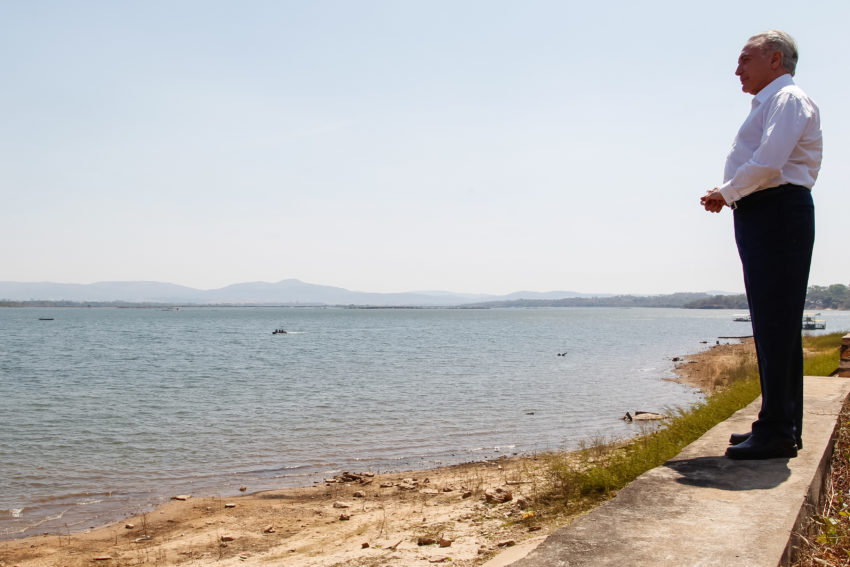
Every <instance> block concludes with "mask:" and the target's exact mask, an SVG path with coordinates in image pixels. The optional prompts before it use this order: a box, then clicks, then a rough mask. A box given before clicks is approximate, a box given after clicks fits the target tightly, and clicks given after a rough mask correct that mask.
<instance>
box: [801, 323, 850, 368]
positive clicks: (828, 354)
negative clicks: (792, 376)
mask: <svg viewBox="0 0 850 567" xmlns="http://www.w3.org/2000/svg"><path fill="white" fill-rule="evenodd" d="M845 334H847V332H846V331H840V332H836V333H829V334H828V335H818V336H809V335H805V336H804V337H803V348H804V349H805V351H806V359H805V360H804V361H803V374H804V375H806V376H829V375H830V374H832V373H833V372H835V370H836V369H837V368H838V356H839V349H840V346H841V337H843V336H844V335H845Z"/></svg>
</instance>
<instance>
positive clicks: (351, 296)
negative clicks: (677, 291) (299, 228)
mask: <svg viewBox="0 0 850 567" xmlns="http://www.w3.org/2000/svg"><path fill="white" fill-rule="evenodd" d="M581 295H582V294H579V293H575V292H568V291H552V292H546V293H538V292H516V293H513V294H510V295H508V296H494V295H488V294H463V293H452V292H448V291H416V292H405V293H370V292H360V291H351V290H347V289H344V288H341V287H333V286H326V285H317V284H311V283H306V282H303V281H300V280H297V279H287V280H283V281H279V282H276V283H269V282H246V283H237V284H233V285H229V286H226V287H222V288H219V289H211V290H201V289H194V288H191V287H186V286H181V285H175V284H169V283H160V282H144V281H143V282H98V283H93V284H63V283H49V282H37V283H22V282H0V301H4V300H5V301H18V302H20V301H67V302H124V303H155V304H163V303H164V304H198V305H210V304H219V305H220V304H228V305H229V304H237V305H245V304H250V305H371V306H399V305H410V306H422V307H432V306H456V305H461V304H467V303H477V302H481V301H490V300H497V299H506V298H516V297H532V298H540V297H547V298H557V297H561V298H563V297H576V296H581Z"/></svg>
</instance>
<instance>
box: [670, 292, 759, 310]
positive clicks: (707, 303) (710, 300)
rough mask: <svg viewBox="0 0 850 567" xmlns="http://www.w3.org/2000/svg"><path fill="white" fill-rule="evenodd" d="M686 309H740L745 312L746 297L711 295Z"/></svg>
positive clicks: (746, 305) (694, 302)
mask: <svg viewBox="0 0 850 567" xmlns="http://www.w3.org/2000/svg"><path fill="white" fill-rule="evenodd" d="M684 307H685V308H686V309H742V310H747V309H749V308H750V304H749V303H747V296H746V295H744V294H741V295H713V296H711V297H705V298H703V299H697V300H696V301H692V302H690V303H688V304H687V305H685V306H684Z"/></svg>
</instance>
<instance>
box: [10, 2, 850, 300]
mask: <svg viewBox="0 0 850 567" xmlns="http://www.w3.org/2000/svg"><path fill="white" fill-rule="evenodd" d="M847 22H850V2H847V1H846V0H835V1H832V2H817V1H812V2H810V3H808V4H805V5H803V4H801V3H800V2H799V0H797V1H794V2H784V1H771V2H740V0H734V1H732V0H729V1H725V0H724V1H712V2H699V3H696V2H683V1H682V0H675V1H669V2H664V1H648V2H636V1H633V0H632V1H623V2H586V1H582V2H570V1H537V0H522V1H519V0H518V1H512V2H508V1H499V0H481V1H463V0H451V1H440V0H427V1H425V0H422V1H403V0H386V1H372V0H339V1H308V0H298V1H284V0H281V1H251V0H240V1H235V0H234V1H229V2H223V1H216V0H191V1H189V0H169V1H151V0H138V1H118V0H113V1H86V0H75V1H70V0H68V1H65V0H56V1H42V0H0V69H2V87H0V105H2V123H0V239H2V247H0V281H53V282H67V283H90V282H95V281H104V280H110V281H115V280H155V281H164V282H171V283H177V284H182V285H188V286H192V287H197V288H202V289H209V288H217V287H221V286H225V285H228V284H231V283H237V282H243V281H270V282H272V281H279V280H282V279H287V278H298V279H301V280H304V281H308V282H311V283H319V284H326V285H335V286H341V287H345V288H349V289H354V290H360V291H376V292H394V291H412V290H436V289H440V290H450V291H456V292H486V293H508V292H511V291H517V290H535V291H548V290H575V291H581V292H604V293H669V292H675V291H707V290H727V291H742V290H743V281H742V277H741V268H740V264H739V261H738V258H737V252H736V250H735V246H734V241H733V234H732V220H731V214H730V212H729V211H728V209H727V210H726V211H724V212H723V213H722V214H720V215H710V214H709V213H706V212H705V211H703V210H702V208H701V207H700V206H699V197H700V196H701V195H702V194H703V193H704V192H705V191H706V190H707V189H709V188H711V187H713V186H715V185H717V184H719V183H720V182H721V181H722V179H721V177H722V172H723V162H724V159H725V156H726V153H727V151H728V149H729V146H730V144H731V142H732V139H733V137H734V135H735V132H736V130H737V129H738V126H739V125H740V123H741V122H742V121H743V119H744V118H745V117H746V115H747V112H748V110H749V106H750V99H751V97H750V96H749V95H746V94H744V93H742V92H741V90H740V84H739V82H738V79H737V77H735V75H734V71H735V66H736V60H737V57H738V53H739V51H740V48H741V47H742V46H743V44H744V43H745V42H746V39H747V38H748V37H749V36H750V35H752V34H754V33H756V32H759V31H763V30H764V29H767V28H773V27H775V28H781V29H784V30H786V31H788V32H789V33H791V34H792V35H793V36H794V37H795V38H796V40H797V42H798V44H799V47H800V62H799V66H798V70H797V76H796V80H797V82H798V84H800V85H801V86H802V87H803V88H804V89H805V90H806V91H807V92H808V93H809V95H811V96H812V97H813V98H814V99H815V101H816V102H817V103H818V104H819V106H820V108H821V116H822V124H823V130H824V145H825V157H824V164H823V169H822V170H821V175H820V178H819V180H818V183H817V185H816V186H815V189H814V197H815V204H816V215H817V241H816V244H815V255H814V264H813V267H812V273H811V278H810V283H811V284H816V285H827V284H831V283H844V284H847V283H850V260H848V253H847V251H848V242H850V241H848V235H850V233H848V228H847V227H848V226H850V222H848V211H850V207H848V204H850V103H848V92H850V88H848V87H850V77H848V73H847V63H846V61H845V60H844V54H845V51H846V49H845V44H846V26H847Z"/></svg>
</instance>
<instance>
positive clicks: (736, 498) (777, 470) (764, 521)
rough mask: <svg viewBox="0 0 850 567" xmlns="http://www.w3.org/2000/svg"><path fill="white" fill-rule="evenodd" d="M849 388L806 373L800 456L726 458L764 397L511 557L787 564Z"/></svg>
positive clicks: (537, 565)
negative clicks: (735, 436) (733, 440)
mask: <svg viewBox="0 0 850 567" xmlns="http://www.w3.org/2000/svg"><path fill="white" fill-rule="evenodd" d="M848 392H850V380H843V379H840V378H829V377H813V376H807V377H806V379H805V402H804V407H805V416H804V423H803V441H804V447H805V448H804V449H803V450H802V451H800V454H799V455H798V456H797V458H795V459H770V460H765V461H733V460H731V459H727V458H726V457H724V456H723V455H724V451H725V450H726V447H727V446H728V440H729V435H730V434H731V433H733V432H743V431H749V428H750V424H751V423H752V422H753V420H754V419H755V417H756V414H757V413H758V408H759V406H760V403H761V400H760V399H759V400H756V401H755V402H753V403H752V404H750V405H749V406H747V407H746V408H744V409H742V410H740V411H738V412H737V413H735V414H734V415H733V416H732V417H730V418H729V419H728V420H726V421H724V422H723V423H720V424H718V425H717V426H715V427H714V428H713V429H711V430H710V431H709V432H707V433H706V434H705V435H703V436H702V437H701V438H700V439H698V440H697V441H695V442H694V443H692V444H691V445H689V446H687V447H686V448H685V449H684V450H683V451H682V452H681V453H680V454H679V455H677V456H676V457H675V458H674V459H672V460H670V461H668V462H667V463H665V464H664V465H662V466H660V467H656V468H655V469H652V470H651V471H648V472H646V473H644V474H643V475H641V476H640V477H638V478H637V479H636V480H635V481H634V482H632V483H631V484H630V485H629V486H627V487H626V488H624V489H623V490H621V491H620V492H619V493H618V494H617V496H616V497H615V498H613V499H612V500H610V501H608V502H606V503H605V504H603V505H602V506H600V507H599V508H596V509H594V510H592V511H591V512H589V513H588V514H586V515H584V516H582V517H580V518H578V519H576V520H575V521H574V522H573V523H572V524H570V525H569V526H567V527H565V528H561V529H559V530H556V531H555V532H553V533H552V534H551V535H550V536H549V537H548V538H547V539H546V540H545V541H543V542H542V543H541V544H540V545H539V546H538V547H536V548H535V549H533V550H532V551H530V553H528V555H526V556H525V557H524V558H522V559H519V560H518V561H516V562H513V563H510V565H512V566H513V567H532V566H533V567H547V566H552V567H581V566H593V567H601V566H606V565H612V566H613V565H616V566H617V567H622V566H623V565H630V566H636V567H637V566H652V567H683V566H689V567H696V566H705V567H708V566H724V567H730V566H741V567H760V566H764V567H777V565H787V564H788V562H789V558H790V552H791V548H792V546H793V544H794V537H793V535H794V532H795V531H796V530H797V529H798V528H799V525H800V522H801V521H804V520H805V519H806V518H808V517H809V516H810V515H811V513H812V511H813V510H814V507H815V506H816V505H817V502H818V500H819V498H820V495H821V491H822V488H823V482H824V478H825V475H826V473H827V472H828V471H827V469H828V467H829V462H830V458H831V455H832V447H833V440H834V436H835V432H836V426H837V416H838V413H839V412H840V410H841V405H842V403H843V401H844V398H845V397H847V395H848ZM502 564H503V565H504V564H505V563H502Z"/></svg>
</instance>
